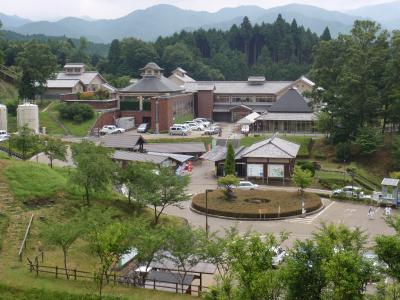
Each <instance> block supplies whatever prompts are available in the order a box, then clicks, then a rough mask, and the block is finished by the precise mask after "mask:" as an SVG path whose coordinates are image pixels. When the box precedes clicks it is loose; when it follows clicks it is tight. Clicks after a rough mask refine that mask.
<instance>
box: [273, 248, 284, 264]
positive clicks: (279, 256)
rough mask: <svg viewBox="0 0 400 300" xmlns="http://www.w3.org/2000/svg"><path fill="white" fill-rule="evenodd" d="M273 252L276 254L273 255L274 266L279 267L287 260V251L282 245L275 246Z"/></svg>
mask: <svg viewBox="0 0 400 300" xmlns="http://www.w3.org/2000/svg"><path fill="white" fill-rule="evenodd" d="M272 252H273V253H274V254H275V255H274V256H273V257H272V266H273V267H278V266H279V265H280V264H281V263H283V261H284V260H285V257H286V255H287V253H286V251H285V250H284V249H283V248H282V247H281V246H278V247H273V248H272Z"/></svg>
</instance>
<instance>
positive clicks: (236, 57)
mask: <svg viewBox="0 0 400 300" xmlns="http://www.w3.org/2000/svg"><path fill="white" fill-rule="evenodd" d="M324 39H330V34H329V30H327V31H326V33H325V34H324ZM319 41H320V38H319V37H318V36H317V35H316V34H315V33H312V32H311V31H310V30H309V29H305V28H304V27H303V26H298V24H297V23H296V21H295V20H294V21H293V22H292V23H287V22H285V20H284V19H283V18H282V17H281V16H280V15H279V16H278V18H277V19H276V21H275V22H273V23H272V24H262V25H258V24H256V25H254V26H253V25H252V24H251V23H250V21H249V19H248V18H247V17H246V18H244V19H243V22H242V24H241V25H240V26H236V25H233V26H232V27H231V28H230V30H228V31H221V30H216V29H209V30H203V29H200V30H196V31H193V32H186V31H182V32H181V33H176V34H174V35H172V36H170V37H164V38H162V37H160V38H158V39H157V41H156V42H155V43H145V42H143V41H139V40H136V39H133V38H127V39H123V40H121V41H118V40H114V41H113V42H112V44H111V47H110V52H109V55H108V59H107V61H103V62H101V63H100V64H99V68H100V69H101V70H102V71H103V72H105V73H108V74H111V75H113V76H114V77H120V76H124V75H129V76H134V77H137V76H139V71H138V69H139V68H140V67H142V66H143V64H144V62H148V61H155V62H157V63H159V65H160V66H162V67H164V68H165V72H166V73H167V74H168V73H169V72H170V71H172V70H173V69H174V68H176V67H178V66H180V67H183V68H184V69H186V70H187V71H189V72H190V75H191V76H193V77H194V78H195V79H197V80H207V79H216V80H246V79H247V77H248V76H249V75H263V76H265V77H266V78H267V79H268V80H292V79H297V78H298V77H299V76H301V75H303V74H306V73H307V72H308V70H309V67H310V64H311V63H312V49H313V47H314V46H316V45H317V44H318V43H319Z"/></svg>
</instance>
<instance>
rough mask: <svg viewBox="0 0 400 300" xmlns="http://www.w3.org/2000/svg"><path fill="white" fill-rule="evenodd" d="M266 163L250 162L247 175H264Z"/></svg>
mask: <svg viewBox="0 0 400 300" xmlns="http://www.w3.org/2000/svg"><path fill="white" fill-rule="evenodd" d="M263 176H264V165H263V164H248V165H247V177H263Z"/></svg>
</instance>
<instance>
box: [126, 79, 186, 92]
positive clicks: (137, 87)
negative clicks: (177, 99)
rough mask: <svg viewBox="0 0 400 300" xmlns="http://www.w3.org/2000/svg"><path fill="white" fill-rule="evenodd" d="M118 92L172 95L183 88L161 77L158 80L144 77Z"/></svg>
mask: <svg viewBox="0 0 400 300" xmlns="http://www.w3.org/2000/svg"><path fill="white" fill-rule="evenodd" d="M120 91H121V92H131V93H173V92H181V91H183V88H182V87H180V86H178V85H177V84H175V83H174V82H173V81H172V80H170V79H168V78H166V77H164V76H162V75H161V77H160V78H158V77H157V76H145V77H143V78H142V79H140V80H139V81H137V82H135V83H133V84H131V85H129V86H128V87H126V88H123V89H121V90H120Z"/></svg>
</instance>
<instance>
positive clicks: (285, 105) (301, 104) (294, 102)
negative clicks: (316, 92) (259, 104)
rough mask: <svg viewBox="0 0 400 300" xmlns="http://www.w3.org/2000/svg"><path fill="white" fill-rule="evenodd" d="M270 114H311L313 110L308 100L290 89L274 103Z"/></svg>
mask: <svg viewBox="0 0 400 300" xmlns="http://www.w3.org/2000/svg"><path fill="white" fill-rule="evenodd" d="M268 111H269V112H279V113H286V112H288V113H293V112H295V113H311V112H312V110H311V108H310V107H309V106H308V104H307V102H306V100H304V98H303V96H302V95H300V93H299V92H298V91H297V90H296V89H289V90H288V91H287V92H286V93H285V94H283V96H282V97H281V98H280V99H279V100H278V101H277V102H275V103H274V105H272V106H271V107H270V108H269V109H268Z"/></svg>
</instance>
